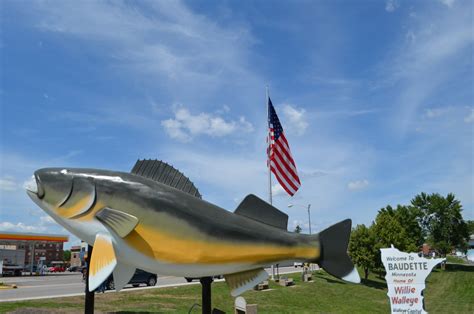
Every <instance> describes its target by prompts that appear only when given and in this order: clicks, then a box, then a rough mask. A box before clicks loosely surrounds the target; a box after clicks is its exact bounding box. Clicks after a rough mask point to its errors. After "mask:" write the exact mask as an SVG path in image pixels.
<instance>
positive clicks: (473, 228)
mask: <svg viewBox="0 0 474 314" xmlns="http://www.w3.org/2000/svg"><path fill="white" fill-rule="evenodd" d="M466 223H467V230H468V231H469V235H471V234H474V220H468V221H467V222H466Z"/></svg>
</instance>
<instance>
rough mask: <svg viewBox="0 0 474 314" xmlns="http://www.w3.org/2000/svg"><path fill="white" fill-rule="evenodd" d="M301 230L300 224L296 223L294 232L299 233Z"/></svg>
mask: <svg viewBox="0 0 474 314" xmlns="http://www.w3.org/2000/svg"><path fill="white" fill-rule="evenodd" d="M301 230H302V229H301V227H300V225H296V228H295V232H296V233H301Z"/></svg>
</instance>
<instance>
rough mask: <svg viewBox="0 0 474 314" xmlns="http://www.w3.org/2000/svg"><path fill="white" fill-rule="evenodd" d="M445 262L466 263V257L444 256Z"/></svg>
mask: <svg viewBox="0 0 474 314" xmlns="http://www.w3.org/2000/svg"><path fill="white" fill-rule="evenodd" d="M446 262H448V263H455V264H468V262H467V260H466V259H464V258H460V257H457V256H452V255H448V256H446Z"/></svg>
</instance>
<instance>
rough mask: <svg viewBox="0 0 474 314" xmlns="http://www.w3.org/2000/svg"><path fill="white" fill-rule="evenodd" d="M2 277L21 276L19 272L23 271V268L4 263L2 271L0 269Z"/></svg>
mask: <svg viewBox="0 0 474 314" xmlns="http://www.w3.org/2000/svg"><path fill="white" fill-rule="evenodd" d="M0 270H1V271H2V273H1V274H0V275H2V276H21V271H22V270H23V266H19V265H16V264H10V263H4V264H3V267H2V269H0Z"/></svg>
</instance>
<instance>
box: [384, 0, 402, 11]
mask: <svg viewBox="0 0 474 314" xmlns="http://www.w3.org/2000/svg"><path fill="white" fill-rule="evenodd" d="M399 6H400V3H398V0H387V2H385V11H387V12H393V11H395V10H396V9H398V7H399Z"/></svg>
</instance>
